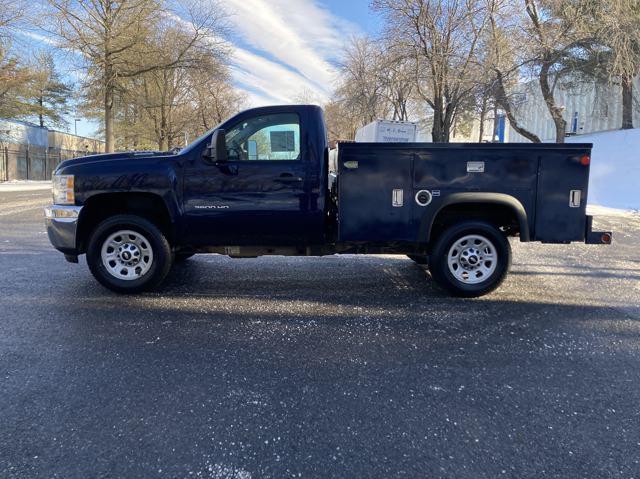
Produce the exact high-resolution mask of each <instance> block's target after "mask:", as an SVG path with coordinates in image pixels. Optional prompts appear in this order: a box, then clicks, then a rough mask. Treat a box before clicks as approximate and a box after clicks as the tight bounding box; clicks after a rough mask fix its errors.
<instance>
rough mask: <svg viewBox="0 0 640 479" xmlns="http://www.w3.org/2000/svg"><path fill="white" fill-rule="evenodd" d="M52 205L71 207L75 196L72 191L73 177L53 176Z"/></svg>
mask: <svg viewBox="0 0 640 479" xmlns="http://www.w3.org/2000/svg"><path fill="white" fill-rule="evenodd" d="M52 183H53V203H54V204H56V205H73V204H75V202H76V195H75V192H74V190H73V175H53V179H52Z"/></svg>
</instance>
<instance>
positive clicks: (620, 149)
mask: <svg viewBox="0 0 640 479" xmlns="http://www.w3.org/2000/svg"><path fill="white" fill-rule="evenodd" d="M567 143H593V150H592V153H591V175H590V179H589V195H588V198H589V200H588V201H589V204H590V205H601V206H605V207H609V208H618V209H623V210H630V209H631V210H640V193H639V192H638V188H639V186H640V129H637V128H636V129H633V130H616V131H606V132H602V133H593V134H589V135H579V136H573V137H571V138H567Z"/></svg>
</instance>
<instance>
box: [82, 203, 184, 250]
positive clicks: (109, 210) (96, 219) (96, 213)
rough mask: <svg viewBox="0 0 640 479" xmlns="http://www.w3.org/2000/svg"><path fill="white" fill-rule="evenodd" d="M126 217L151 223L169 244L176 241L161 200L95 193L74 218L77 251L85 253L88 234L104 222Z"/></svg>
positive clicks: (172, 227)
mask: <svg viewBox="0 0 640 479" xmlns="http://www.w3.org/2000/svg"><path fill="white" fill-rule="evenodd" d="M119 214H130V215H137V216H140V217H142V218H145V219H147V220H149V221H151V222H152V223H154V224H155V225H156V226H157V227H158V228H159V229H160V230H161V231H162V232H163V234H164V235H165V236H166V237H167V239H168V240H169V241H170V242H172V241H173V240H174V238H175V237H176V231H175V224H176V222H175V221H173V216H172V214H171V208H170V207H169V206H168V205H167V203H166V201H165V200H164V199H163V198H162V196H160V195H158V194H155V193H145V192H118V193H99V194H96V195H93V196H91V197H89V198H87V199H86V200H85V202H84V205H83V208H82V211H81V212H80V217H79V218H78V233H77V237H76V243H77V248H78V251H79V252H80V253H84V252H86V249H87V243H88V241H89V236H90V235H91V232H92V231H93V230H94V229H95V228H96V226H98V224H100V223H101V222H102V221H104V220H105V219H107V218H109V217H111V216H115V215H119Z"/></svg>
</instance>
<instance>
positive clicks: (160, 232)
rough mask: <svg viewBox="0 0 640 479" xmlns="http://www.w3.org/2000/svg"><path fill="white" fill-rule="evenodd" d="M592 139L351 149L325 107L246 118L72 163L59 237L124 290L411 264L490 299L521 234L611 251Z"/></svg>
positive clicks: (51, 225) (270, 110)
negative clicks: (267, 267) (391, 257)
mask: <svg viewBox="0 0 640 479" xmlns="http://www.w3.org/2000/svg"><path fill="white" fill-rule="evenodd" d="M590 152H591V145H588V144H565V145H558V144H428V143H339V144H338V145H337V147H336V148H335V149H333V150H330V149H329V147H328V144H327V133H326V129H325V123H324V117H323V113H322V110H321V109H320V108H319V107H316V106H310V105H300V106H291V105H288V106H272V107H262V108H255V109H251V110H247V111H244V112H242V113H239V114H238V115H236V116H234V117H232V118H230V119H229V120H227V121H225V122H224V123H222V124H221V125H219V126H218V127H217V128H215V129H214V130H212V131H210V132H208V133H207V134H205V135H203V136H202V137H200V138H199V139H197V140H196V141H195V142H193V143H192V144H191V145H189V146H187V147H186V148H184V149H182V150H181V151H178V152H172V153H167V152H144V153H137V152H127V153H115V154H104V155H95V156H88V157H84V158H76V159H72V160H67V161H64V162H62V163H61V164H60V165H59V166H58V167H57V169H56V170H55V172H54V174H53V202H54V204H53V205H52V206H50V207H47V208H46V210H45V216H46V225H47V231H48V234H49V238H50V240H51V243H52V244H53V246H54V247H55V248H57V249H58V250H60V251H61V252H62V253H64V255H65V257H66V259H67V260H68V261H70V262H75V263H77V262H78V256H79V255H81V254H86V258H87V263H88V265H89V268H90V270H91V272H92V273H93V275H94V276H95V278H96V279H97V280H98V281H99V282H100V283H101V284H103V285H104V286H106V287H107V288H109V289H112V290H114V291H118V292H123V293H134V292H139V291H143V290H147V289H150V288H153V287H157V286H158V285H159V284H160V283H161V282H162V280H163V279H164V278H165V277H166V275H167V274H168V273H169V270H170V268H171V265H172V264H173V263H174V262H177V261H184V260H186V259H187V258H189V257H190V256H192V255H194V254H197V253H218V254H223V255H228V256H230V257H232V258H253V257H257V256H261V255H302V256H323V255H333V254H380V253H384V254H398V255H407V256H409V257H410V258H411V259H413V260H414V261H416V262H417V263H421V264H428V268H429V270H430V272H431V276H432V277H433V279H434V281H435V282H436V283H437V284H439V285H440V286H442V287H443V288H445V289H446V290H448V291H449V292H451V293H452V294H455V295H459V296H467V297H472V296H480V295H483V294H486V293H488V292H490V291H492V290H494V289H495V288H497V287H498V286H499V285H500V283H501V282H502V281H503V280H504V278H505V276H506V274H507V271H508V269H509V266H510V263H511V248H510V245H509V239H508V237H510V236H513V237H516V238H519V240H520V241H523V242H527V241H540V242H544V243H570V242H574V241H577V242H583V243H590V244H608V243H610V242H611V233H610V232H594V231H592V227H591V224H592V218H591V217H590V216H587V215H586V211H585V209H586V200H587V185H588V179H589V164H590Z"/></svg>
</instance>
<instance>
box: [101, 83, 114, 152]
mask: <svg viewBox="0 0 640 479" xmlns="http://www.w3.org/2000/svg"><path fill="white" fill-rule="evenodd" d="M113 96H114V92H113V86H112V85H110V82H107V84H106V85H105V89H104V141H105V145H104V151H105V152H107V153H112V152H113V147H114V145H113V144H114V138H115V135H114V131H113V120H114V114H113Z"/></svg>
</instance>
